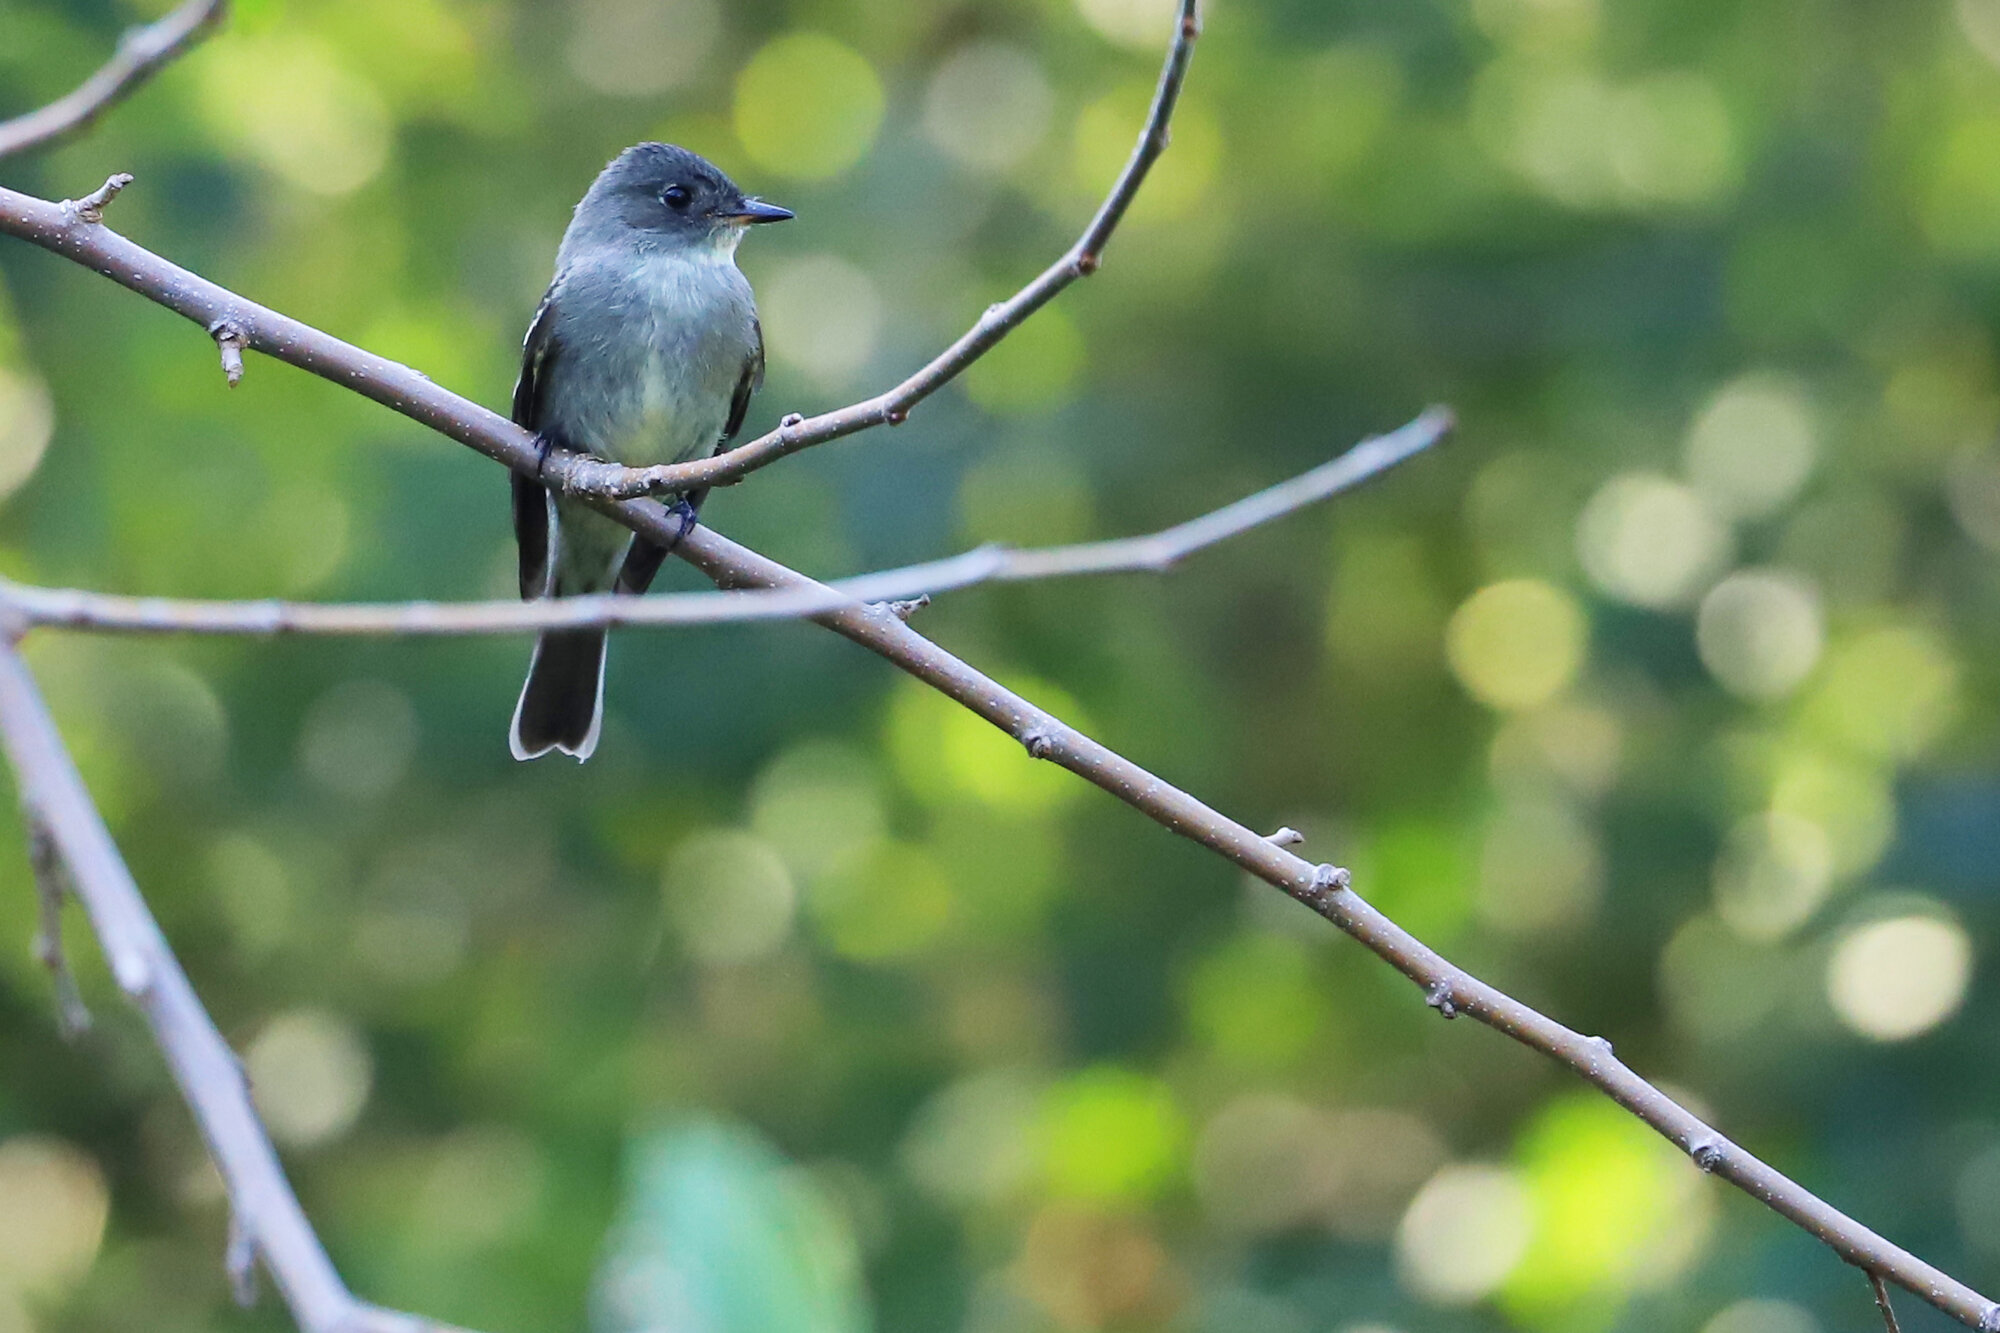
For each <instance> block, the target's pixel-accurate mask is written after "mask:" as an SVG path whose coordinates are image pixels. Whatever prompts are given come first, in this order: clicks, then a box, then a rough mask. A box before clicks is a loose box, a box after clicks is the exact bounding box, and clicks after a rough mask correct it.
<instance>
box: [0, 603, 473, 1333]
mask: <svg viewBox="0 0 2000 1333" xmlns="http://www.w3.org/2000/svg"><path fill="white" fill-rule="evenodd" d="M0 745H4V746H5V749H6V753H7V758H8V760H9V761H10V762H11V763H12V765H13V768H14V778H15V781H16V783H17V784H18V786H19V787H20V791H21V800H22V804H23V806H24V807H25V808H26V809H29V810H31V811H34V812H35V816H36V819H37V820H39V822H40V824H41V826H42V827H44V828H45V829H46V830H47V839H48V845H49V846H50V847H51V849H52V856H53V857H57V858H60V861H61V864H62V866H63V867H64V868H65V869H66V870H67V871H68V878H69V884H70V888H71V890H72V891H73V892H74V893H75V894H76V897H77V900H78V901H79V902H80V903H82V904H83V909H84V912H85V913H86V914H87V915H88V916H89V918H90V923H91V925H92V927H93V928H94V929H95V930H96V932H97V938H98V940H99V941H100V942H101V943H102V945H103V948H104V953H105V957H106V959H107V960H108V961H109V963H110V965H111V975H112V976H113V977H114V978H115V979H116V980H117V983H118V987H119V989H120V990H122V991H124V993H125V994H126V996H127V997H128V998H130V999H131V1001H132V1002H133V1003H134V1004H135V1005H137V1006H138V1008H139V1011H140V1012H141V1013H142V1014H143V1015H144V1016H145V1019H146V1022H147V1024H148V1025H149V1026H150V1027H151V1028H152V1031H153V1037H154V1039H155V1040H156V1041H158V1042H159V1045H160V1049H161V1050H162V1051H163V1052H165V1054H166V1057H167V1065H168V1068H169V1069H171V1070H172V1072H173V1076H174V1082H175V1083H177V1084H178V1085H179V1086H180V1089H181V1094H182V1096H184V1097H185V1098H186V1099H187V1103H188V1106H189V1107H190V1108H191V1109H192V1110H193V1111H194V1117H195V1123H196V1124H197V1125H198V1126H199V1127H200V1129H201V1133H202V1137H203V1139H205V1140H206V1141H207V1143H208V1148H209V1151H210V1153H212V1154H213V1155H214V1158H215V1163H216V1166H217V1167H218V1168H220V1170H221V1172H222V1179H223V1183H224V1184H225V1186H226V1187H227V1189H228V1192H229V1204H230V1209H231V1214H232V1217H233V1219H234V1222H233V1224H232V1239H231V1242H230V1246H229V1270H230V1274H231V1279H232V1282H236V1283H239V1284H240V1282H241V1281H242V1278H243V1274H244V1272H245V1271H246V1268H247V1264H246V1262H245V1260H246V1256H254V1257H255V1258H256V1259H260V1260H261V1261H262V1262H263V1266H264V1268H265V1270H266V1271H267V1272H269V1273H270V1275H271V1278H272V1280H273V1281H274V1282H276V1283H277V1285H278V1288H279V1290H280V1291H282V1292H283V1293H284V1297H285V1301H286V1303H287V1304H288V1305H289V1306H290V1307H291V1309H292V1311H293V1313H294V1314H295V1315H296V1316H297V1318H298V1321H299V1323H300V1325H301V1326H302V1327H304V1328H305V1329H306V1330H307V1333H359V1331H360V1330H364V1329H374V1328H382V1329H388V1328H390V1327H403V1328H407V1329H410V1330H417V1329H435V1328H436V1327H437V1326H435V1325H431V1324H428V1323H425V1322H424V1321H421V1320H415V1319H412V1318H411V1317H410V1316H407V1315H401V1316H387V1315H383V1314H380V1313H378V1312H376V1311H375V1310H374V1309H373V1308H372V1307H370V1306H367V1305H365V1304H363V1303H362V1302H359V1301H357V1300H355V1299H354V1297H353V1296H352V1295H351V1294H349V1292H348V1290H347V1287H346V1286H345V1284H343V1283H342V1282H341V1280H340V1275H339V1274H338V1273H336V1272H335V1271H334V1268H333V1264H332V1262H331V1261H329V1260H328V1258H327V1256H326V1251H325V1250H324V1249H323V1248H322V1247H321V1246H320V1243H319V1238H318V1237H317V1236H315V1235H314V1234H313V1229H312V1224H311V1223H310V1222H308V1221H307V1220H306V1215H305V1212H304V1211H303V1210H302V1209H301V1208H300V1207H299V1201H298V1198H297V1197H296V1196H295V1195H294V1194H293V1193H292V1188H291V1186H290V1185H289V1184H288V1183H287V1182H286V1180H285V1173H284V1169H283V1168H282V1167H281V1166H280V1165H279V1164H278V1154H277V1152H276V1151H275V1150H274V1149H273V1148H272V1146H271V1141H270V1139H269V1138H268V1137H267V1136H266V1135H265V1133H264V1127H263V1125H262V1124H261V1123H260V1122H259V1121H258V1119H257V1112H256V1109H255V1107H254V1106H252V1104H251V1101H250V1090H249V1088H248V1087H247V1086H246V1085H245V1083H244V1081H243V1072H242V1068H241V1066H240V1065H239V1064H238V1063H237V1060H236V1055H235V1052H233V1051H231V1050H230V1049H229V1044H228V1043H227V1042H226V1041H224V1040H223V1038H222V1034H221V1033H220V1032H217V1031H216V1029H215V1024H214V1023H213V1022H212V1021H211V1020H210V1019H209V1016H208V1013H207V1011H205V1010H204V1009H203V1008H202V1006H201V1001H200V1000H199V999H197V998H196V996H195V993H194V988H193V986H192V985H190V984H189V982H188V979H187V974H186V973H185V972H183V971H182V970H181V967H180V964H179V962H178V961H176V960H175V958H174V955H173V951H172V950H171V949H169V948H168V946H167V942H166V939H165V938H164V937H163V936H162V935H161V934H160V927H159V925H158V923H157V922H155V921H154V920H153V914H152V913H151V912H150V911H148V910H147V907H146V902H145V899H144V898H143V897H141V896H140V893H139V887H138V885H136V884H134V883H133V882H132V872H131V871H130V870H128V869H126V866H125V862H124V860H123V858H121V857H120V856H119V854H118V848H117V847H116V846H115V845H114V844H113V843H112V841H111V835H110V833H109V832H107V831H106V829H105V827H104V820H103V818H102V817H101V816H100V815H99V814H98V812H97V807H96V806H95V805H94V804H93V803H92V802H91V799H90V793H89V792H88V791H87V790H86V789H85V788H84V785H83V779H82V778H81V777H79V776H78V775H77V771H76V765H75V764H74V763H73V762H71V760H70V757H69V752H68V751H67V750H66V749H65V748H64V747H63V743H62V738H61V736H59V735H58V734H57V732H56V728H55V723H54V721H53V720H52V719H51V718H50V717H49V712H48V707H47V705H46V704H44V703H43V702H42V696H41V691H40V690H38V689H37V688H36V686H35V680H34V677H33V676H32V675H31V674H30V673H29V671H28V666H27V663H26V662H24V661H22V660H21V655H20V652H19V650H18V649H17V648H16V647H15V646H14V645H13V643H12V642H11V641H9V640H6V639H0ZM239 1289H240V1286H239ZM387 1318H393V1319H399V1320H403V1321H406V1322H405V1323H403V1324H401V1325H392V1324H389V1323H384V1322H382V1320H384V1319H387Z"/></svg>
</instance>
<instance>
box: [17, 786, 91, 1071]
mask: <svg viewBox="0 0 2000 1333" xmlns="http://www.w3.org/2000/svg"><path fill="white" fill-rule="evenodd" d="M22 816H23V819H24V821H25V822H26V824H27V827H28V869H29V871H30V872H32V873H33V875H34V877H35V896H36V898H38V899H39V900H40V903H41V915H42V920H41V926H40V927H39V928H38V929H37V930H36V931H35V957H36V959H37V960H38V961H39V962H40V963H41V965H42V966H43V967H45V968H47V969H48V972H49V977H50V979H51V981H52V982H53V984H54V986H55V992H56V1026H57V1029H58V1030H59V1031H61V1033H62V1035H63V1039H64V1040H65V1041H75V1040H76V1039H77V1038H78V1037H81V1036H82V1035H83V1034H84V1033H86V1032H88V1031H90V1010H89V1009H88V1008H87V1007H86V1006H85V1005H84V1003H83V992H81V991H79V990H78V989H77V987H76V974H75V973H73V972H71V971H70V970H69V959H68V958H67V957H65V956H64V954H63V942H62V912H63V899H64V898H65V897H66V896H68V892H69V887H68V885H66V884H65V883H64V882H63V868H62V858H61V857H60V856H58V855H57V854H56V846H55V840H54V839H53V838H51V837H50V836H49V830H48V825H47V824H46V823H44V822H43V820H42V818H41V816H40V815H38V814H36V813H35V812H34V811H33V810H32V809H24V810H23V811H22Z"/></svg>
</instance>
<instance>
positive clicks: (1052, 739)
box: [1021, 727, 1056, 759]
mask: <svg viewBox="0 0 2000 1333" xmlns="http://www.w3.org/2000/svg"><path fill="white" fill-rule="evenodd" d="M1021 744H1023V745H1025V746H1027V747H1028V755H1029V757H1030V758H1032V759H1053V758H1054V757H1055V753H1056V731H1055V729H1054V728H1052V727H1033V728H1030V729H1029V730H1028V731H1027V732H1025V733H1024V734H1023V735H1022V736H1021Z"/></svg>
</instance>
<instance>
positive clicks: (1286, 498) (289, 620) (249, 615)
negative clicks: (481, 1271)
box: [0, 408, 1452, 636]
mask: <svg viewBox="0 0 2000 1333" xmlns="http://www.w3.org/2000/svg"><path fill="white" fill-rule="evenodd" d="M1451 425H1452V420H1451V414H1450V413H1449V412H1447V411H1445V410H1444V409H1443V408H1433V409H1431V410H1430V411H1428V412H1426V413H1424V414H1423V415H1422V416H1420V417H1418V418H1417V419H1416V420H1415V421H1412V422H1411V423H1410V424H1408V425H1407V426H1404V427H1402V428H1401V429H1400V430H1395V431H1391V432H1390V433H1389V434H1387V435H1381V436H1377V437H1375V438H1374V439H1370V440H1364V441H1362V442H1361V443H1360V444H1358V445H1356V446H1355V447H1354V448H1352V449H1350V450H1348V451H1347V452H1346V453H1344V454H1342V455H1340V456H1339V457H1338V458H1335V459H1332V460H1330V461H1328V462H1325V463H1322V464H1320V465H1319V466H1318V467H1316V468H1314V469H1312V471H1310V472H1306V473H1303V474H1301V475H1299V476H1297V477H1294V478H1292V479H1291V480H1290V481H1286V482H1281V483H1279V484H1278V485H1276V486H1273V487H1271V488H1269V489H1268V490H1263V491H1259V492H1258V493H1257V494H1255V495H1252V496H1249V497H1248V498H1246V499H1242V500H1238V501H1237V502H1236V503H1235V504H1232V505H1228V506H1226V507H1224V508H1222V509H1218V510H1216V511H1214V512H1213V513H1210V514H1204V515H1203V516H1202V517H1200V518H1196V519H1191V520H1189V521H1188V522H1186V523H1181V524H1177V525H1175V526H1174V527H1171V528H1167V529H1166V530H1164V531H1161V532H1155V533H1152V534H1150V535H1148V536H1144V537H1120V538H1115V539H1113V540H1111V541H1101V542H1084V543H1081V544H1079V545H1075V546H1052V547H1042V548H1040V549H1030V550H1017V549H1015V548H1013V547H1006V546H982V547H980V548H978V549H977V550H972V551H967V552H966V553H965V554H963V555H958V556H953V557H951V558H950V559H948V560H934V561H930V562H928V563H925V564H921V565H910V566H907V567H905V568H903V569H890V570H881V571H878V572H876V573H873V574H863V575H860V576H858V577H856V578H852V579H842V580H840V581H839V582H836V583H832V584H829V585H828V587H827V590H826V591H820V590H817V589H803V590H790V591H770V592H766V591H754V590H751V591H742V592H689V593H663V594H660V595H658V596H652V597H619V596H613V595H609V594H605V595H600V596H594V597H562V598H544V599H541V600H538V601H533V602H523V601H520V600H518V599H517V600H513V601H504V602H448V603H437V602H386V603H358V604H357V603H350V604H346V605H330V604H325V603H311V602H278V601H249V602H244V601H191V600H181V599H174V598H166V597H120V596H116V595H113V594H108V593H96V592H78V591H75V590H71V589H60V588H33V587H28V586H25V585H23V584H18V583H12V582H9V581H8V580H6V579H0V615H9V614H11V615H12V616H13V617H14V618H15V619H16V620H17V622H18V623H19V624H21V625H22V626H24V627H33V626H38V625H46V626H54V627H60V628H66V629H80V630H97V631H101V632H106V633H127V634H254V635H270V634H335V635H357V636H368V635H380V636H437V635H463V634H518V633H522V632H525V631H530V630H544V629H575V628H581V627H583V626H588V625H606V626H660V625H717V624H724V623H731V622H739V621H751V620H790V619H798V618H801V617H804V616H811V615H815V614H817V613H819V612H822V611H830V610H833V609H835V608H837V607H841V606H846V605H848V604H849V603H850V602H857V601H859V602H904V601H907V600H909V599H913V598H919V597H928V596H930V595H931V594H934V593H940V592H946V591H949V590H952V589H956V588H967V587H972V586H973V585H975V584H980V583H1017V582H1024V581H1029V580H1042V579H1057V578H1069V577H1075V576H1077V575H1084V574H1117V573H1162V572H1164V571H1166V570H1168V569H1171V568H1172V567H1173V566H1174V565H1175V564H1176V563H1178V562H1179V561H1181V560H1184V559H1186V558H1187V557H1188V556H1190V555H1193V554H1194V553H1195V552H1197V551H1202V550H1206V549H1207V548H1208V547H1211V546H1214V545H1216V544H1218V543H1220V542H1223V541H1226V540H1228V539H1229V538H1231V537H1236V536H1240V535H1241V534H1243V533H1245V532H1248V531H1250V530H1251V529H1253V528H1257V527H1261V526H1262V525H1264V524H1266V523H1270V522H1273V521H1274V520H1276V519H1280V518H1283V517H1284V516H1286V515H1287V514H1293V513H1296V512H1298V511H1299V510H1300V509H1303V508H1305V507H1306V506H1308V505H1311V504H1315V503H1318V502H1320V501H1323V500H1327V499H1330V498H1332V497H1333V496H1336V495H1341V494H1345V493H1346V492H1348V491H1350V490H1353V489H1354V488H1355V487H1356V486H1359V485H1360V484H1362V483H1363V482H1365V481H1368V480H1369V479H1371V478H1373V477H1376V476H1379V475H1381V474H1382V473H1383V472H1385V471H1387V470H1388V469H1389V468H1392V467H1394V466H1395V465H1396V464H1398V463H1400V462H1403V461H1404V460H1405V459H1408V458H1410V457H1412V456H1414V455H1416V454H1418V453H1421V452H1422V451H1423V450H1425V449H1428V448H1430V447H1431V446H1432V445H1434V444H1436V443H1437V442H1438V441H1439V440H1440V439H1442V438H1443V437H1444V435H1445V434H1446V432H1448V431H1449V430H1450V429H1451Z"/></svg>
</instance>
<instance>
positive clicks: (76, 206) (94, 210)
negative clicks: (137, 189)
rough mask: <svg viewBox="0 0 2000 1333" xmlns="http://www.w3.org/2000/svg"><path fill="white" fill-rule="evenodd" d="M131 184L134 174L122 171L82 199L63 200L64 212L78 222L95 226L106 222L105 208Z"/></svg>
mask: <svg viewBox="0 0 2000 1333" xmlns="http://www.w3.org/2000/svg"><path fill="white" fill-rule="evenodd" d="M131 183H132V173H131V172H129V171H121V172H119V173H118V174H116V175H115V176H112V177H111V178H110V179H108V180H106V181H105V182H104V184H102V185H100V186H98V187H97V188H96V189H94V190H92V191H91V192H90V193H89V194H87V195H85V196H83V198H81V199H65V200H63V212H65V213H67V214H69V215H70V217H72V218H74V219H76V220H77V221H78V222H87V223H89V224H91V225H92V226H95V225H97V224H98V223H100V222H102V221H104V209H105V206H106V205H107V204H109V203H110V202H111V201H112V200H113V199H116V198H117V197H118V192H119V191H121V190H123V189H124V188H125V187H126V186H128V185H130V184H131Z"/></svg>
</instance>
